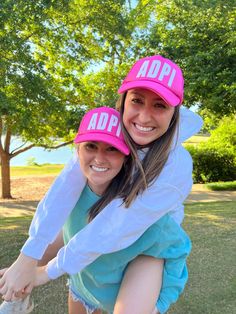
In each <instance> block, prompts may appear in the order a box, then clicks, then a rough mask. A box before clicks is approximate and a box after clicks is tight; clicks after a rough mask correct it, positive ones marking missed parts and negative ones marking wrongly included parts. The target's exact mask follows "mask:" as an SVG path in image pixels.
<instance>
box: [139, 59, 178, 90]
mask: <svg viewBox="0 0 236 314" xmlns="http://www.w3.org/2000/svg"><path fill="white" fill-rule="evenodd" d="M161 65H162V64H161V61H160V60H153V61H152V63H151V66H150V68H149V71H148V72H147V70H148V66H149V60H146V61H144V62H143V63H142V65H141V67H140V69H139V71H138V74H137V76H136V77H150V78H157V79H158V80H159V81H163V79H164V77H166V76H167V77H168V76H170V77H169V80H168V83H167V85H168V86H169V87H171V86H172V84H173V81H174V78H175V74H176V70H175V69H172V68H171V66H170V65H169V64H168V63H166V62H164V64H163V66H162V68H161ZM160 69H161V72H160V74H159V76H158V73H159V71H160ZM157 76H158V77H157Z"/></svg>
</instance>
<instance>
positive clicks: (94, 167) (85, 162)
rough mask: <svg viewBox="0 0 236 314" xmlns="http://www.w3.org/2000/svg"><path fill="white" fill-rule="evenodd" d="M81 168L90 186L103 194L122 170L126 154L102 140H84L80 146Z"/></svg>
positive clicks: (94, 190) (97, 192)
mask: <svg viewBox="0 0 236 314" xmlns="http://www.w3.org/2000/svg"><path fill="white" fill-rule="evenodd" d="M78 155H79V160H80V166H81V170H82V172H83V174H84V176H85V177H86V178H87V179H88V184H89V186H90V188H91V189H92V190H93V192H95V193H96V194H98V195H102V194H103V193H104V192H105V190H106V188H107V187H108V185H109V183H110V182H111V180H112V179H113V178H114V177H115V176H116V175H117V174H118V173H119V172H120V170H121V168H122V165H123V163H124V160H125V155H124V154H122V153H121V152H120V151H119V150H118V149H116V148H115V147H113V146H111V145H109V144H106V143H102V142H83V143H80V144H79V146H78Z"/></svg>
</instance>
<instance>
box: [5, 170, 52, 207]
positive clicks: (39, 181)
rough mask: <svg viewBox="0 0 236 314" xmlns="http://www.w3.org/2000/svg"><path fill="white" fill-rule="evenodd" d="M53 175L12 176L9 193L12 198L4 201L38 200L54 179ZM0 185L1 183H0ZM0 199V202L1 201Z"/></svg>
mask: <svg viewBox="0 0 236 314" xmlns="http://www.w3.org/2000/svg"><path fill="white" fill-rule="evenodd" d="M54 179H55V176H54V175H52V176H37V177H35V176H25V177H13V178H12V179H11V194H12V197H13V199H10V200H4V202H14V201H17V202H18V201H19V200H24V201H29V200H30V201H39V200H40V199H41V198H42V197H43V196H44V195H45V193H46V192H47V190H48V188H49V187H50V185H51V184H52V182H53V181H54ZM0 186H1V184H0ZM1 201H3V200H1V199H0V203H1Z"/></svg>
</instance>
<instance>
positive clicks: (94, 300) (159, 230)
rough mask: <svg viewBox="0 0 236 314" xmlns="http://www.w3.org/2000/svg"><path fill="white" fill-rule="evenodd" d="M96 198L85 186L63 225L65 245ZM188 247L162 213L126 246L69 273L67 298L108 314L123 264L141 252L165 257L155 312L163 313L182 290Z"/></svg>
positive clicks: (180, 232)
mask: <svg viewBox="0 0 236 314" xmlns="http://www.w3.org/2000/svg"><path fill="white" fill-rule="evenodd" d="M88 184H89V182H88ZM99 198H100V197H99V196H98V195H97V194H95V193H94V192H93V191H92V190H91V189H90V187H89V185H86V187H85V188H84V190H83V192H82V194H81V197H80V199H79V200H78V202H77V204H76V206H75V207H74V209H73V211H72V212H71V214H70V216H69V217H68V219H67V221H66V223H65V225H64V227H63V236H64V242H65V244H67V243H68V242H69V241H70V239H71V238H73V236H74V235H75V234H76V233H77V232H79V231H80V230H81V229H83V228H84V226H85V225H86V224H87V222H88V211H89V208H90V207H91V206H92V205H93V204H94V203H96V202H97V201H98V200H99ZM94 241H96V235H95V236H94ZM190 249H191V244H190V240H189V238H188V236H187V235H186V233H185V232H184V231H183V229H182V228H181V227H180V226H179V225H178V224H177V223H176V222H175V221H174V220H173V218H171V217H170V216H169V215H168V214H166V215H165V216H163V217H162V218H161V219H159V220H158V221H157V222H156V223H155V224H153V225H152V226H151V227H150V228H148V230H147V231H145V232H144V234H143V235H142V236H141V237H140V238H139V239H138V240H137V241H136V242H134V243H133V244H132V245H130V246H129V247H128V248H126V249H123V250H120V251H117V252H114V253H110V254H104V255H102V256H100V257H98V258H97V259H96V260H95V261H94V262H93V263H91V264H90V265H89V266H87V267H85V268H84V269H83V270H82V271H80V272H79V273H77V274H74V275H70V294H71V298H72V297H73V298H74V300H76V301H77V302H78V301H80V302H82V303H83V304H84V306H86V307H87V309H88V310H90V311H91V313H93V311H94V310H95V309H103V310H105V311H107V312H109V313H112V312H113V308H114V305H115V302H116V299H117V295H118V292H119V289H120V285H121V282H122V279H123V276H124V273H125V270H126V267H127V265H128V264H129V262H131V261H132V260H134V259H135V258H136V257H137V256H138V255H141V254H143V255H148V256H153V257H156V258H164V259H165V264H164V273H163V283H162V288H161V291H160V295H159V298H158V300H157V302H156V308H157V309H158V311H159V312H160V313H165V312H166V311H167V309H168V308H169V306H170V304H171V303H172V302H175V301H176V300H177V299H178V296H179V294H180V293H181V292H182V291H183V289H184V286H185V283H186V281H187V278H188V274H187V267H186V257H187V255H188V254H189V252H190ZM147 288H148V287H147ZM76 301H75V302H76Z"/></svg>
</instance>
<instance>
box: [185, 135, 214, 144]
mask: <svg viewBox="0 0 236 314" xmlns="http://www.w3.org/2000/svg"><path fill="white" fill-rule="evenodd" d="M208 139H209V135H203V134H199V135H198V134H197V135H193V136H192V137H190V138H189V139H188V140H187V141H185V143H187V144H195V145H197V144H199V143H201V142H206V141H207V140H208Z"/></svg>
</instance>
